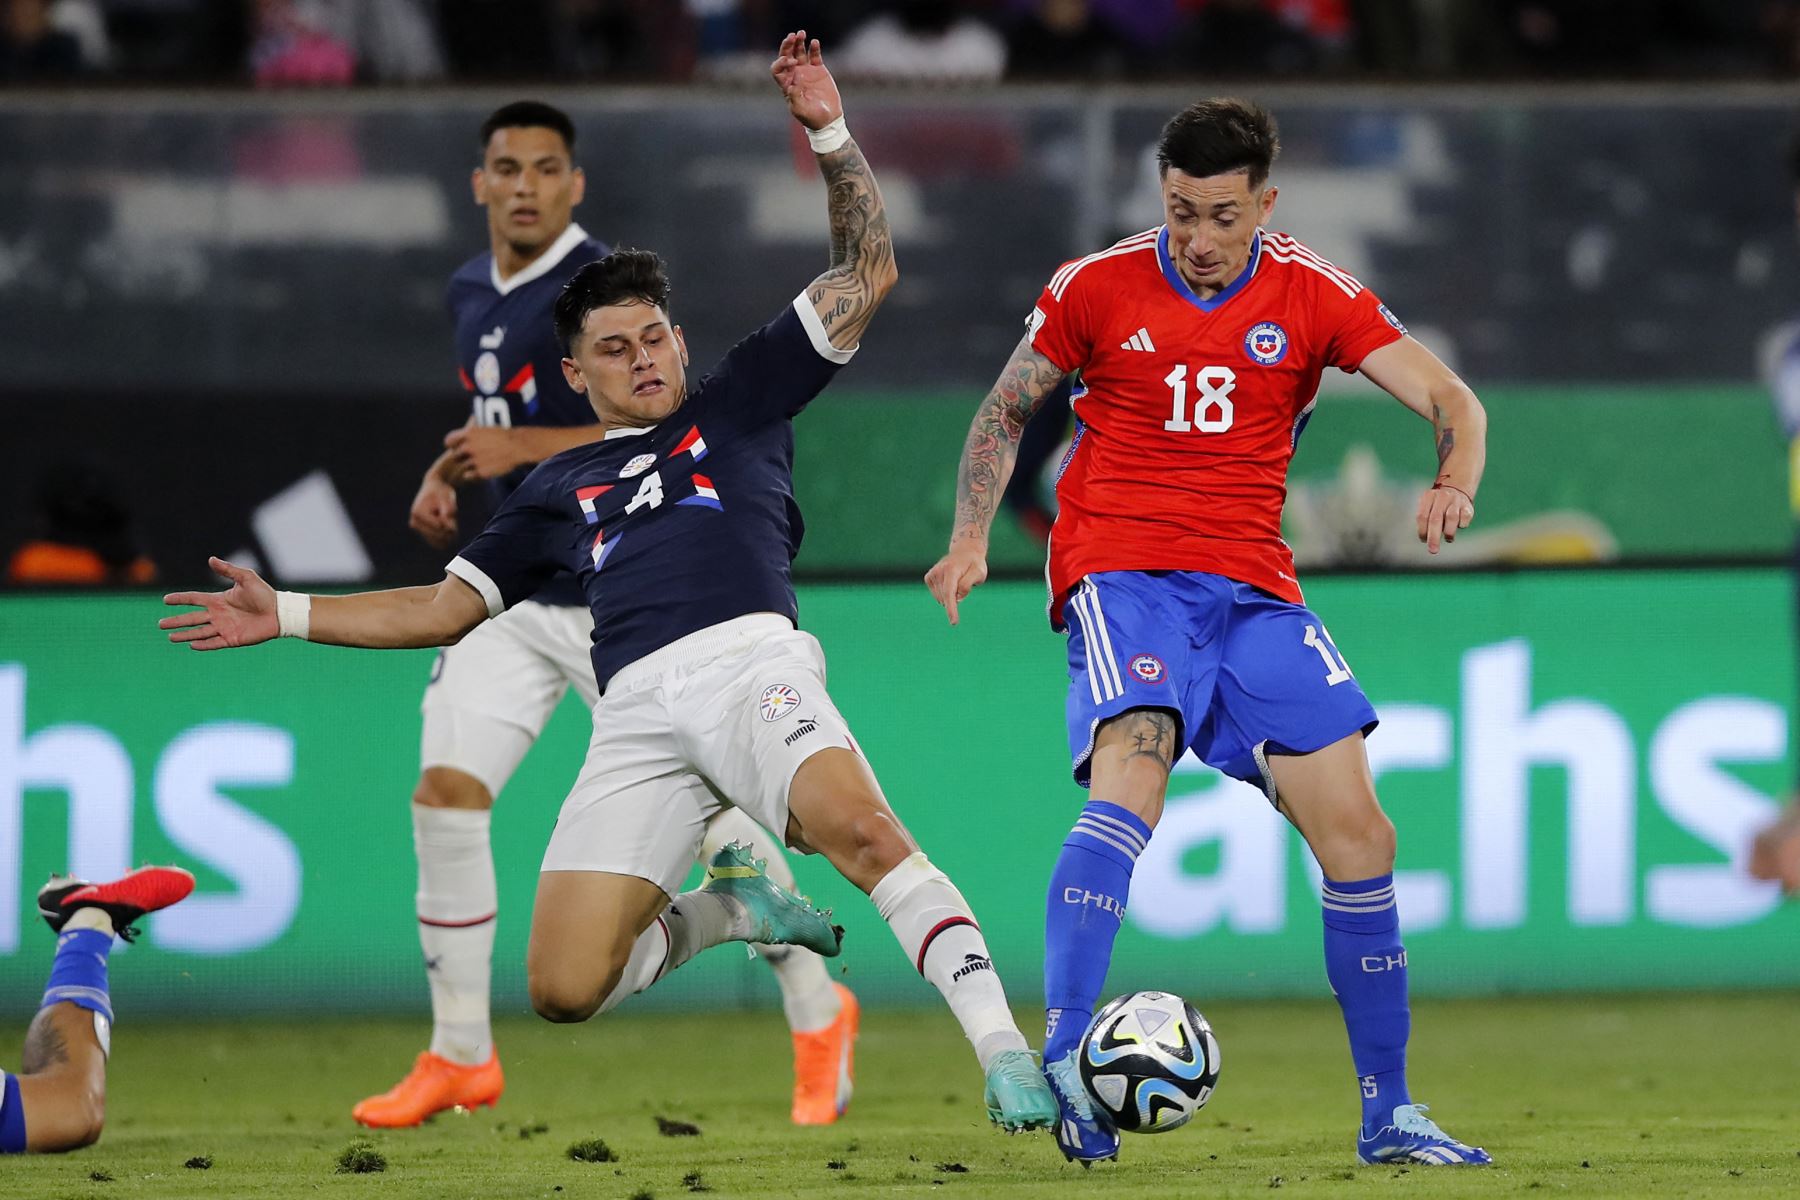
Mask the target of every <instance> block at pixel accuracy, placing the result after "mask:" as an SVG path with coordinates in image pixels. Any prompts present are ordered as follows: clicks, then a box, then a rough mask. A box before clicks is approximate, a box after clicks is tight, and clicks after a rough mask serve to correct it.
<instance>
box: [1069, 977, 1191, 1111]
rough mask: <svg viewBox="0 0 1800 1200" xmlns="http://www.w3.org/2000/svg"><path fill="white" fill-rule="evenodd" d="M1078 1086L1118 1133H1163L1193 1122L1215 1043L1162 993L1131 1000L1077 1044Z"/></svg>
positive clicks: (1104, 1015)
mask: <svg viewBox="0 0 1800 1200" xmlns="http://www.w3.org/2000/svg"><path fill="white" fill-rule="evenodd" d="M1078 1061H1079V1063H1080V1067H1081V1082H1082V1084H1083V1085H1084V1086H1086V1088H1087V1090H1088V1094H1089V1095H1090V1096H1092V1097H1093V1100H1094V1103H1095V1104H1097V1105H1098V1106H1099V1107H1100V1111H1101V1112H1103V1113H1105V1114H1106V1115H1107V1117H1108V1118H1110V1119H1111V1121H1112V1123H1113V1124H1114V1125H1116V1126H1118V1127H1119V1128H1120V1129H1121V1130H1123V1131H1125V1132H1126V1133H1167V1132H1168V1131H1169V1130H1171V1129H1179V1128H1180V1127H1181V1126H1183V1125H1186V1124H1187V1123H1188V1122H1189V1121H1190V1120H1192V1119H1193V1116H1194V1114H1195V1113H1197V1112H1199V1111H1200V1109H1201V1108H1202V1107H1204V1106H1205V1104H1206V1102H1207V1100H1209V1099H1211V1097H1212V1093H1213V1088H1214V1087H1216V1086H1218V1082H1219V1042H1218V1039H1217V1038H1215V1037H1214V1036H1213V1031H1212V1026H1211V1025H1208V1024H1207V1023H1206V1018H1205V1017H1203V1016H1201V1015H1200V1012H1199V1010H1198V1009H1196V1008H1195V1007H1194V1006H1193V1005H1191V1004H1189V1003H1188V1002H1187V1001H1186V1000H1183V999H1182V998H1181V997H1180V996H1174V995H1170V994H1169V993H1168V992H1132V993H1131V994H1130V995H1127V996H1120V997H1119V998H1118V999H1117V1000H1114V1001H1113V1002H1112V1003H1110V1004H1108V1005H1107V1006H1106V1007H1105V1008H1103V1009H1101V1010H1100V1012H1099V1014H1098V1015H1097V1016H1095V1017H1094V1021H1093V1024H1091V1025H1089V1026H1088V1030H1087V1032H1086V1033H1085V1034H1083V1035H1082V1038H1081V1048H1080V1054H1079V1058H1078Z"/></svg>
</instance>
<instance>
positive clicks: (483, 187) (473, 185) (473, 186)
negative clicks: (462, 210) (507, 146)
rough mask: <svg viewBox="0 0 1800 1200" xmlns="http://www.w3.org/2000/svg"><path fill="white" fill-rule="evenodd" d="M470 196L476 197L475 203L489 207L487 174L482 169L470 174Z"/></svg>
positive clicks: (476, 169)
mask: <svg viewBox="0 0 1800 1200" xmlns="http://www.w3.org/2000/svg"><path fill="white" fill-rule="evenodd" d="M469 194H470V195H472V196H474V197H475V203H477V204H479V205H481V206H482V207H484V208H485V207H486V206H487V172H486V171H484V170H482V169H481V168H480V167H476V168H475V169H474V170H473V171H470V172H469Z"/></svg>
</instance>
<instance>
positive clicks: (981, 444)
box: [925, 334, 1065, 625]
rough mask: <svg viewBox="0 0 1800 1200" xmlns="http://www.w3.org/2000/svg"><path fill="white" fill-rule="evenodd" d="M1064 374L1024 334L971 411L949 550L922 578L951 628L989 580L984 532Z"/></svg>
mask: <svg viewBox="0 0 1800 1200" xmlns="http://www.w3.org/2000/svg"><path fill="white" fill-rule="evenodd" d="M1064 374H1065V372H1064V371H1063V370H1062V368H1061V367H1058V366H1057V365H1056V364H1055V363H1053V362H1051V361H1050V360H1049V359H1047V358H1045V357H1044V356H1043V355H1042V354H1039V353H1038V352H1037V351H1036V350H1033V349H1032V348H1031V337H1030V335H1029V334H1028V335H1026V336H1025V337H1023V338H1021V339H1019V344H1018V346H1017V347H1016V348H1015V349H1014V350H1013V355H1012V360H1011V361H1010V362H1008V363H1007V364H1006V369H1005V370H1004V371H1002V372H1001V373H1000V378H999V379H998V380H996V381H995V383H994V386H993V388H992V390H990V391H989V392H988V394H987V398H986V399H984V400H983V401H982V402H981V407H980V408H978V409H976V410H975V420H974V421H973V422H971V423H970V425H969V436H968V438H967V440H966V441H964V443H963V453H962V464H961V465H960V466H959V467H958V468H957V472H956V523H955V525H954V526H952V528H951V530H950V550H949V552H948V553H946V554H945V555H944V557H942V558H940V559H939V560H938V561H937V565H936V566H934V567H932V568H931V570H929V571H927V572H926V573H925V586H926V587H928V588H930V589H931V594H932V595H933V596H934V597H936V598H937V602H938V603H939V604H942V605H943V606H944V611H945V612H946V613H947V614H949V617H950V623H951V624H952V625H954V624H956V622H957V612H956V606H957V604H958V603H959V602H960V601H962V600H963V599H964V598H965V597H966V596H968V594H969V592H970V590H971V589H973V588H974V587H976V586H977V585H978V584H980V583H981V582H982V581H984V580H985V579H987V545H988V529H989V527H990V526H992V525H993V523H994V510H995V509H996V508H997V507H998V506H999V504H1000V496H1001V494H1002V493H1003V492H1005V491H1006V481H1007V480H1008V479H1009V478H1011V476H1012V469H1013V459H1014V458H1015V457H1016V456H1017V455H1018V451H1019V434H1020V433H1022V432H1023V431H1024V429H1025V422H1027V421H1029V420H1031V416H1032V414H1033V413H1035V412H1037V410H1038V406H1039V405H1041V404H1043V402H1044V397H1045V396H1047V395H1049V394H1050V393H1051V392H1052V391H1053V390H1055V388H1056V385H1057V384H1059V383H1061V382H1062V380H1063V375H1064Z"/></svg>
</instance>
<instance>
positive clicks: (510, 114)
mask: <svg viewBox="0 0 1800 1200" xmlns="http://www.w3.org/2000/svg"><path fill="white" fill-rule="evenodd" d="M501 129H553V130H555V131H556V132H557V133H558V134H560V135H562V140H563V145H564V146H567V147H568V148H569V157H570V158H574V157H575V122H573V121H571V120H569V114H568V113H566V112H564V111H563V110H562V109H560V108H557V107H555V106H554V105H550V104H545V103H544V102H543V101H542V100H514V101H513V102H512V103H511V104H503V105H501V106H500V107H499V108H496V109H495V110H494V111H493V112H492V113H490V114H488V119H487V120H485V121H483V122H482V123H481V152H482V153H483V154H486V153H487V146H488V142H489V141H490V140H491V139H492V138H493V136H494V133H495V132H496V131H497V130H501Z"/></svg>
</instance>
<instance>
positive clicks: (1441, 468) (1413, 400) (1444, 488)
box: [1357, 336, 1487, 554]
mask: <svg viewBox="0 0 1800 1200" xmlns="http://www.w3.org/2000/svg"><path fill="white" fill-rule="evenodd" d="M1357 369H1358V370H1360V371H1361V372H1362V373H1363V374H1364V375H1367V376H1368V377H1369V378H1370V379H1371V380H1373V381H1374V382H1375V384H1376V385H1377V386H1378V387H1380V388H1381V389H1382V390H1383V391H1385V392H1387V393H1388V395H1390V396H1392V397H1394V399H1396V400H1398V401H1400V403H1402V404H1404V405H1406V407H1408V408H1410V409H1412V410H1413V411H1414V412H1416V413H1418V414H1419V415H1420V416H1421V417H1424V418H1425V419H1426V420H1428V421H1430V422H1431V429H1432V434H1433V437H1434V438H1435V440H1436V443H1437V457H1438V467H1437V479H1436V481H1435V482H1433V483H1432V485H1431V487H1430V488H1429V489H1428V490H1427V491H1426V492H1425V494H1424V495H1423V496H1421V497H1419V514H1418V527H1419V540H1420V541H1421V542H1424V543H1425V546H1426V549H1428V550H1430V551H1431V553H1433V554H1436V553H1437V552H1438V547H1439V544H1440V542H1453V541H1455V540H1456V533H1457V530H1459V529H1465V528H1467V527H1468V524H1469V522H1470V521H1473V520H1474V519H1475V491H1476V489H1477V488H1479V487H1480V486H1481V475H1482V472H1483V471H1484V470H1485V469H1486V468H1487V410H1486V409H1484V408H1482V406H1481V401H1479V400H1477V399H1476V398H1475V393H1474V392H1472V391H1470V390H1469V385H1468V384H1466V383H1464V382H1463V381H1462V380H1461V379H1458V378H1457V376H1456V372H1454V371H1452V370H1451V369H1450V368H1449V367H1447V366H1445V365H1444V364H1443V362H1442V361H1440V360H1439V359H1438V357H1437V355H1435V354H1433V353H1432V352H1431V351H1429V350H1427V349H1426V348H1425V347H1424V346H1423V345H1422V344H1420V343H1419V342H1417V341H1415V340H1414V339H1413V338H1412V337H1410V336H1409V337H1403V338H1401V339H1400V340H1399V341H1397V342H1392V343H1390V344H1388V345H1386V346H1383V347H1382V348H1381V349H1379V350H1375V351H1372V352H1371V353H1370V354H1369V356H1368V357H1367V358H1365V359H1363V361H1362V364H1361V366H1360V367H1358V368H1357Z"/></svg>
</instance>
